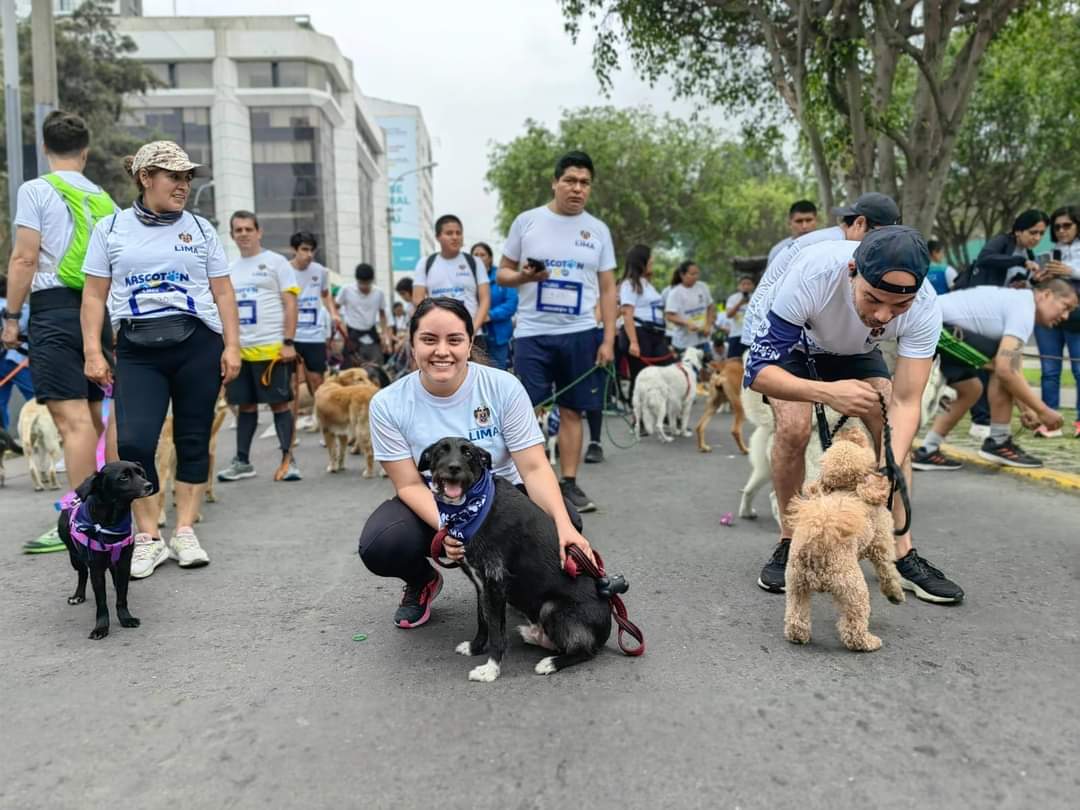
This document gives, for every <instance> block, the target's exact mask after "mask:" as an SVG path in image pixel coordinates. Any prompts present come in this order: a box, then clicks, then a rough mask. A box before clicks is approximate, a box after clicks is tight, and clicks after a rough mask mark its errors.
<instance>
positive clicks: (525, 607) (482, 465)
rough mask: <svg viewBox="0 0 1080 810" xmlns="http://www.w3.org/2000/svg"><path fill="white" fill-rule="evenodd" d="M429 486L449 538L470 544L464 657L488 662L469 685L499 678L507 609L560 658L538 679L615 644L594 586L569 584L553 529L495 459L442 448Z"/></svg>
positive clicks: (478, 451)
mask: <svg viewBox="0 0 1080 810" xmlns="http://www.w3.org/2000/svg"><path fill="white" fill-rule="evenodd" d="M417 466H418V468H419V470H420V471H421V472H428V471H430V475H431V487H432V491H433V492H434V493H435V500H436V502H437V503H438V506H439V511H440V514H441V516H442V517H443V520H444V524H445V525H446V526H447V528H448V529H449V531H450V534H451V536H453V537H455V538H457V539H459V540H461V541H462V542H463V543H465V561H464V562H463V563H462V566H461V568H462V570H463V571H464V572H465V574H466V575H467V576H468V577H469V579H470V580H471V581H472V583H473V585H475V586H476V593H477V603H478V611H479V617H478V623H477V630H476V638H474V639H473V640H472V641H463V642H462V643H461V644H459V645H458V646H457V652H459V653H461V654H462V655H482V654H483V653H485V652H486V653H487V655H488V660H487V663H485V664H482V665H480V666H477V667H475V668H474V669H473V670H472V671H471V672H470V673H469V680H471V681H484V682H490V681H493V680H495V679H496V678H497V677H499V671H500V668H501V666H502V659H503V655H504V654H505V653H506V643H507V635H506V605H507V603H509V604H510V605H512V606H513V607H515V608H517V609H518V610H520V611H521V612H522V613H524V614H525V616H526V617H527V618H528V619H529V622H530V623H529V624H523V625H521V626H519V627H518V632H519V633H520V634H521V638H522V639H523V640H524V641H525V642H526V643H528V644H535V645H537V646H539V647H544V648H546V649H548V650H552V651H553V652H554V653H555V655H551V656H548V657H547V658H544V659H542V660H541V661H540V662H539V663H538V664H537V665H536V673H537V674H538V675H549V674H551V673H553V672H558V671H559V670H560V669H565V668H566V667H569V666H573V665H574V664H580V663H581V662H583V661H588V660H589V659H590V658H592V657H593V656H595V655H596V653H597V652H598V651H599V650H600V648H601V647H603V646H604V644H605V643H606V642H607V639H608V636H609V635H611V607H610V604H609V602H608V600H607V599H605V598H603V597H601V595H600V594H599V593H598V591H597V583H596V580H594V579H592V578H591V577H589V576H585V575H581V576H578V577H572V576H570V575H569V574H568V573H566V572H565V571H564V570H563V569H562V567H561V566H560V564H559V538H558V533H557V532H556V529H555V523H554V521H553V520H552V519H551V518H550V517H549V516H548V515H547V514H546V513H545V512H544V511H543V510H542V509H541V508H540V507H539V506H537V505H536V504H535V503H533V502H532V501H531V500H529V498H528V496H527V495H525V494H524V493H523V492H521V491H520V490H519V489H518V488H517V487H515V486H514V485H513V484H511V483H510V482H509V481H506V480H504V479H502V478H497V477H496V476H494V475H492V473H491V456H490V455H489V454H488V452H487V451H486V450H484V449H482V448H480V447H477V446H476V445H474V444H471V443H470V442H468V441H466V440H465V439H462V438H456V437H447V438H443V439H440V440H439V441H437V442H435V443H434V444H433V445H431V446H430V447H428V448H427V449H426V450H424V452H423V454H422V455H421V456H420V463H419V465H417Z"/></svg>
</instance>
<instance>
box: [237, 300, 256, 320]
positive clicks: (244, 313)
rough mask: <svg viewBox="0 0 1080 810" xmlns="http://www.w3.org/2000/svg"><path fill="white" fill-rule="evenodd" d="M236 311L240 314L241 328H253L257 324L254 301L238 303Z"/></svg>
mask: <svg viewBox="0 0 1080 810" xmlns="http://www.w3.org/2000/svg"><path fill="white" fill-rule="evenodd" d="M236 309H237V311H238V312H239V313H240V325H241V326H253V325H254V324H255V323H256V311H255V302H254V301H237V302H236Z"/></svg>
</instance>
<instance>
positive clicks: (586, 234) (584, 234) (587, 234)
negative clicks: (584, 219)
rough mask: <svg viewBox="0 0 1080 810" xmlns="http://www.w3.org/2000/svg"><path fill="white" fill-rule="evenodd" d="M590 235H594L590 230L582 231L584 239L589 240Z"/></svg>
mask: <svg viewBox="0 0 1080 810" xmlns="http://www.w3.org/2000/svg"><path fill="white" fill-rule="evenodd" d="M590 236H592V234H590V233H589V232H588V231H582V232H581V238H582V239H586V240H587V239H588V238H589V237H590Z"/></svg>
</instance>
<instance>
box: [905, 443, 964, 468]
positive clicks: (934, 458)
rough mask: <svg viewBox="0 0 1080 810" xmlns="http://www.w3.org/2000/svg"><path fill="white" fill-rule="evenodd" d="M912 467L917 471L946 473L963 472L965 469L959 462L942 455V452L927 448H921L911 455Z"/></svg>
mask: <svg viewBox="0 0 1080 810" xmlns="http://www.w3.org/2000/svg"><path fill="white" fill-rule="evenodd" d="M911 466H912V467H914V468H915V469H916V470H944V471H946V472H952V471H953V470H961V469H963V467H964V465H963V464H961V463H960V462H959V461H955V460H953V459H951V458H949V457H948V456H946V455H942V453H941V451H940V450H927V449H926V448H925V447H920V448H919V449H918V450H916V451H915V452H914V453H912V454H911Z"/></svg>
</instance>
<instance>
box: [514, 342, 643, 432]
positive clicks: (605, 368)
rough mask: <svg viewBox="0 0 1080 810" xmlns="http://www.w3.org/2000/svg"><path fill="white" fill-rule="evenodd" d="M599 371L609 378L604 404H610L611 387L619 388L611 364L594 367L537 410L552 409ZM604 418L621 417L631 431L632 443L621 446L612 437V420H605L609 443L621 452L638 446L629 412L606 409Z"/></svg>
mask: <svg viewBox="0 0 1080 810" xmlns="http://www.w3.org/2000/svg"><path fill="white" fill-rule="evenodd" d="M597 369H600V370H602V371H603V372H604V373H605V376H606V377H607V379H606V380H605V382H604V402H609V401H610V400H609V399H608V395H609V394H610V393H611V387H612V386H613V385H616V386H617V385H618V384H619V378H618V375H617V374H616V373H615V366H613V365H612V364H610V363H609V364H607V365H604V366H601V365H595V366H593V367H592V368H590V369H589V370H588V371H586V372H585V373H584V374H582V375H581V376H580V377H578V378H577V379H576V380H573V381H572V382H570V383H569V384H568V385H565V386H563V387H562V388H560V389H559V390H558V391H556V392H555V393H554V394H552V395H551V396H550V397H548V398H547V399H545V400H544V401H543V402H540V403H538V404H537V405H536V406H535V407H537V408H547V407H550V406H551V405H554V404H555V400H557V399H558V398H559V397H561V396H562V395H563V394H565V393H566V392H567V391H569V390H570V389H571V388H573V387H574V386H575V385H580V384H581V382H583V381H584V380H585V379H587V378H588V377H589V376H590V375H591V374H593V373H594V372H595V371H596V370H597ZM604 416H605V417H609V416H616V417H619V418H620V419H622V420H623V422H624V423H625V424H626V426H627V428H628V429H629V431H630V436H631V440H630V443H629V444H620V443H619V442H618V441H616V440H615V437H614V436H613V435H612V432H611V420H610V419H605V420H604V425H605V427H606V429H607V437H608V441H610V442H611V443H612V444H613V445H614V446H615V447H617V448H619V449H620V450H629V449H630V448H631V447H634V446H635V445H636V444H638V442H639V439H638V437H637V434H636V433H635V432H634V430H633V427H634V423H633V417H632V416H631V414H630V413H629V412H627V411H626V410H623V409H622V408H618V407H616V408H614V409H607V408H605V409H604Z"/></svg>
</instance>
